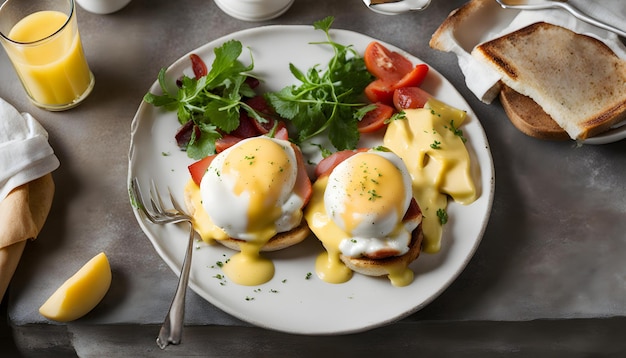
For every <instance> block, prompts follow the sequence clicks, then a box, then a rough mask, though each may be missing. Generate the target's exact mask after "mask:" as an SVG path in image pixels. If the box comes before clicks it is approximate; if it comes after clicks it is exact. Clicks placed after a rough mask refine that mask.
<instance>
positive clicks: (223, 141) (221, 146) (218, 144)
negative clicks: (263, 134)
mask: <svg viewBox="0 0 626 358" xmlns="http://www.w3.org/2000/svg"><path fill="white" fill-rule="evenodd" d="M243 139H244V138H241V137H236V136H234V135H231V134H224V135H223V136H222V138H219V139H217V140H216V141H215V151H216V152H217V153H221V152H223V151H225V150H226V149H228V148H230V147H232V146H233V145H235V144H237V143H239V142H240V141H242V140H243Z"/></svg>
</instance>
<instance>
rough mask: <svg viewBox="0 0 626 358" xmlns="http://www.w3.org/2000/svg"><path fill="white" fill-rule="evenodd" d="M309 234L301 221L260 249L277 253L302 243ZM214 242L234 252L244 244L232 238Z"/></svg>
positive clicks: (305, 225)
mask: <svg viewBox="0 0 626 358" xmlns="http://www.w3.org/2000/svg"><path fill="white" fill-rule="evenodd" d="M310 233H311V231H310V230H309V226H308V225H307V223H306V221H305V220H304V219H303V220H302V221H301V222H300V225H298V226H296V227H295V228H293V229H291V230H289V231H286V232H281V233H278V234H276V235H275V236H274V237H272V238H271V239H270V240H269V241H268V242H267V243H266V244H265V245H263V247H262V248H261V251H263V252H269V251H278V250H282V249H285V248H288V247H290V246H293V245H295V244H298V243H300V242H302V241H303V240H304V239H306V238H307V237H308V236H309V234H310ZM216 241H217V242H219V243H220V244H222V245H224V246H226V247H228V248H229V249H232V250H236V251H241V248H240V245H241V244H242V243H243V242H245V241H243V240H238V239H233V238H228V239H226V240H216Z"/></svg>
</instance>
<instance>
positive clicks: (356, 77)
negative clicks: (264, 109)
mask: <svg viewBox="0 0 626 358" xmlns="http://www.w3.org/2000/svg"><path fill="white" fill-rule="evenodd" d="M333 21H334V18H333V17H332V16H329V17H326V18H325V19H322V20H319V21H316V22H315V23H314V24H313V26H314V28H315V29H316V30H322V31H324V33H325V34H326V38H327V41H323V42H313V43H312V44H317V45H330V46H331V47H332V48H333V50H334V56H333V57H332V58H331V59H330V61H329V62H328V65H327V67H326V68H325V69H321V68H320V67H319V65H315V66H313V67H311V68H310V69H308V71H306V72H303V71H301V70H300V69H298V68H297V67H296V66H295V65H294V64H290V65H289V69H290V71H291V73H292V75H293V76H294V77H295V78H296V79H297V80H298V81H300V82H301V84H300V85H298V86H297V85H291V86H287V87H285V88H283V89H282V90H280V91H279V92H272V93H267V94H266V98H267V99H268V101H269V103H270V104H271V105H272V106H273V107H274V109H275V110H276V112H277V113H278V114H279V115H280V116H281V117H283V118H285V119H287V120H289V121H291V123H292V124H293V125H294V127H295V128H296V130H297V133H298V138H297V142H298V143H302V142H305V141H306V140H309V139H311V138H312V137H315V136H316V135H318V134H320V133H323V132H326V133H327V134H328V137H329V139H330V142H331V144H332V145H333V146H334V147H335V148H336V149H337V150H343V149H354V148H355V147H356V145H357V143H358V141H359V137H360V135H359V131H358V128H357V124H358V121H359V120H360V119H361V118H362V117H363V115H364V114H365V113H366V112H367V111H363V110H361V111H359V109H361V108H362V107H364V106H366V104H367V102H366V101H365V100H364V99H363V91H364V89H365V87H366V86H367V85H368V84H369V83H370V82H371V81H372V80H373V76H372V75H371V74H370V73H369V72H368V71H367V68H366V67H365V61H364V60H363V57H361V56H360V55H359V53H358V52H357V51H356V50H355V49H354V48H353V47H352V45H348V46H345V45H341V44H339V43H337V42H335V41H333V40H332V38H331V36H330V33H329V31H330V27H331V25H332V23H333Z"/></svg>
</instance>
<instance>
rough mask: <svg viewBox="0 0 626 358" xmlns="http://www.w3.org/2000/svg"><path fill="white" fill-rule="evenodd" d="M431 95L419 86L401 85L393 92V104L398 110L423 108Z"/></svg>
mask: <svg viewBox="0 0 626 358" xmlns="http://www.w3.org/2000/svg"><path fill="white" fill-rule="evenodd" d="M430 98H432V95H431V94H430V93H428V92H426V91H424V90H423V89H421V88H419V87H402V88H398V89H397V90H395V91H394V93H393V105H394V107H395V108H396V109H397V110H398V111H401V110H403V109H411V108H423V107H424V105H425V104H426V102H427V101H428V99H430Z"/></svg>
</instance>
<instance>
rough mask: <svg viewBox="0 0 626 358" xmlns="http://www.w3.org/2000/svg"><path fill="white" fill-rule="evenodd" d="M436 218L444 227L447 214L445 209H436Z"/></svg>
mask: <svg viewBox="0 0 626 358" xmlns="http://www.w3.org/2000/svg"><path fill="white" fill-rule="evenodd" d="M437 217H438V218H439V223H440V224H441V225H445V224H446V223H447V222H448V213H447V212H446V209H438V210H437Z"/></svg>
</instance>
